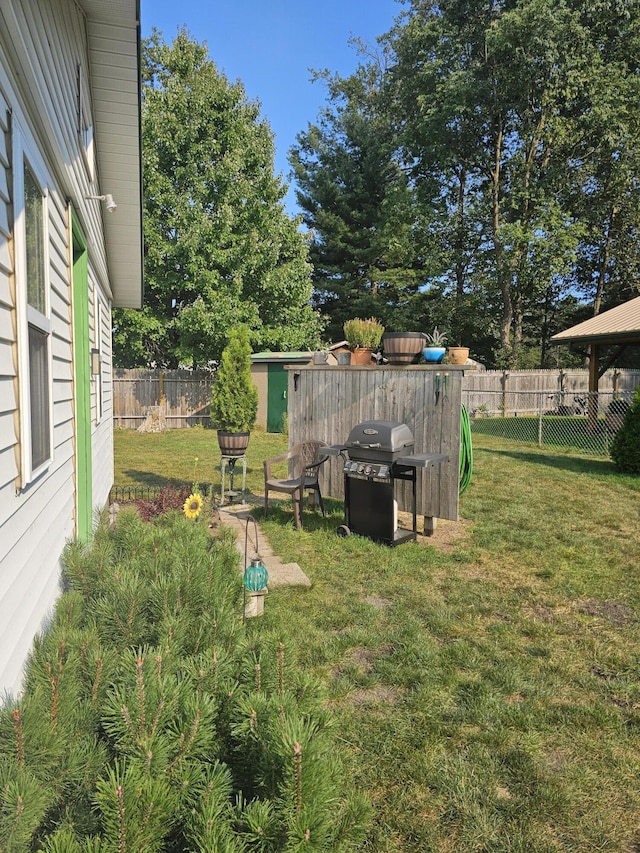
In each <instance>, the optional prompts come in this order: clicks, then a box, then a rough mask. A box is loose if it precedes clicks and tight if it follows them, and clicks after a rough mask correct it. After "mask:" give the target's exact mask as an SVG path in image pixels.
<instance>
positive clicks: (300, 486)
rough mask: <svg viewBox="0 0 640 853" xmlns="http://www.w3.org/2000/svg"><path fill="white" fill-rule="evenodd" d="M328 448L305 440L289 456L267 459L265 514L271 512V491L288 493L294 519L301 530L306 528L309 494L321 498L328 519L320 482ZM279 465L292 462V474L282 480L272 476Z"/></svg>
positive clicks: (323, 512) (288, 453)
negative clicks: (306, 497)
mask: <svg viewBox="0 0 640 853" xmlns="http://www.w3.org/2000/svg"><path fill="white" fill-rule="evenodd" d="M323 447H326V444H325V443H324V442H323V441H314V440H310V441H303V442H302V443H301V444H296V445H295V446H294V447H291V448H290V449H289V450H288V451H287V452H286V453H281V454H280V455H279V456H274V457H273V458H272V459H266V460H265V461H264V463H263V467H264V514H265V516H266V515H267V514H268V512H269V492H284V493H285V494H288V495H291V497H292V498H293V516H294V520H295V524H296V527H297V528H301V527H302V499H303V496H304V493H305V492H306V491H308V492H313V493H314V494H317V495H318V503H319V504H320V509H321V510H322V515H323V516H325V515H326V513H325V511H324V504H323V502H322V493H321V492H320V484H319V482H318V471H319V469H320V466H321V465H322V464H323V463H324V462H326V461H327V459H328V458H329V457H328V456H327V455H326V454H324V453H323V452H322V448H323ZM278 462H288V463H289V474H290V475H291V476H290V477H288V478H285V479H278V478H277V477H274V476H273V475H272V473H271V471H272V466H274V465H276V464H277V463H278Z"/></svg>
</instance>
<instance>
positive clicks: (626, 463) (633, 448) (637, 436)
mask: <svg viewBox="0 0 640 853" xmlns="http://www.w3.org/2000/svg"><path fill="white" fill-rule="evenodd" d="M610 453H611V458H612V459H613V462H614V464H615V466H616V468H617V469H618V471H621V472H622V473H623V474H640V388H636V390H635V393H634V395H633V401H632V403H631V405H630V406H629V408H628V409H627V410H626V412H625V416H624V421H623V422H622V426H621V427H620V429H619V430H618V431H617V433H616V434H615V435H614V437H613V440H612V442H611V449H610Z"/></svg>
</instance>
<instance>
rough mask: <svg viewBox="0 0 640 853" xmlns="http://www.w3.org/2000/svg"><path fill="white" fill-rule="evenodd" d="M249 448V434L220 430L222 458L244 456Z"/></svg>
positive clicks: (219, 439) (219, 444) (219, 438)
mask: <svg viewBox="0 0 640 853" xmlns="http://www.w3.org/2000/svg"><path fill="white" fill-rule="evenodd" d="M248 446H249V433H248V432H229V431H227V430H224V429H219V430H218V447H219V448H220V453H221V455H222V456H244V454H245V453H246V450H247V447H248Z"/></svg>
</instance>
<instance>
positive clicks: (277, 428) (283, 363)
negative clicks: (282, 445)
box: [251, 351, 313, 432]
mask: <svg viewBox="0 0 640 853" xmlns="http://www.w3.org/2000/svg"><path fill="white" fill-rule="evenodd" d="M312 358H313V353H312V352H310V351H306V352H257V353H254V354H253V355H252V356H251V376H252V378H253V382H254V384H255V386H256V388H257V389H258V417H257V421H256V424H257V426H260V427H262V428H263V429H265V430H266V431H267V432H284V429H285V419H286V415H287V382H288V374H287V366H296V365H297V366H299V365H302V364H309V362H310V361H311V359H312Z"/></svg>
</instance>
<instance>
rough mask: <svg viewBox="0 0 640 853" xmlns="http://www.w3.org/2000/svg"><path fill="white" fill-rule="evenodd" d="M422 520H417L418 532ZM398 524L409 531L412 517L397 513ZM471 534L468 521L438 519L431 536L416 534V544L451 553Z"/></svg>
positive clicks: (408, 514) (407, 514) (405, 513)
mask: <svg viewBox="0 0 640 853" xmlns="http://www.w3.org/2000/svg"><path fill="white" fill-rule="evenodd" d="M421 521H422V519H421V518H420V517H419V518H418V530H420V526H421ZM398 523H399V525H400V527H406V528H407V529H408V530H411V528H412V527H413V516H412V515H411V513H408V512H399V513H398ZM470 532H471V522H470V521H469V520H468V519H464V518H461V519H460V520H459V521H447V520H446V519H442V518H439V519H438V523H437V524H436V529H435V531H434V533H433V536H424V534H422V533H418V540H417V541H418V542H419V543H420V544H421V545H432V546H433V547H434V548H438V549H440V550H441V551H452V550H453V549H454V548H455V547H456V546H457V545H459V544H460V542H461V541H463V540H464V539H466V537H467V536H469V534H470Z"/></svg>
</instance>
